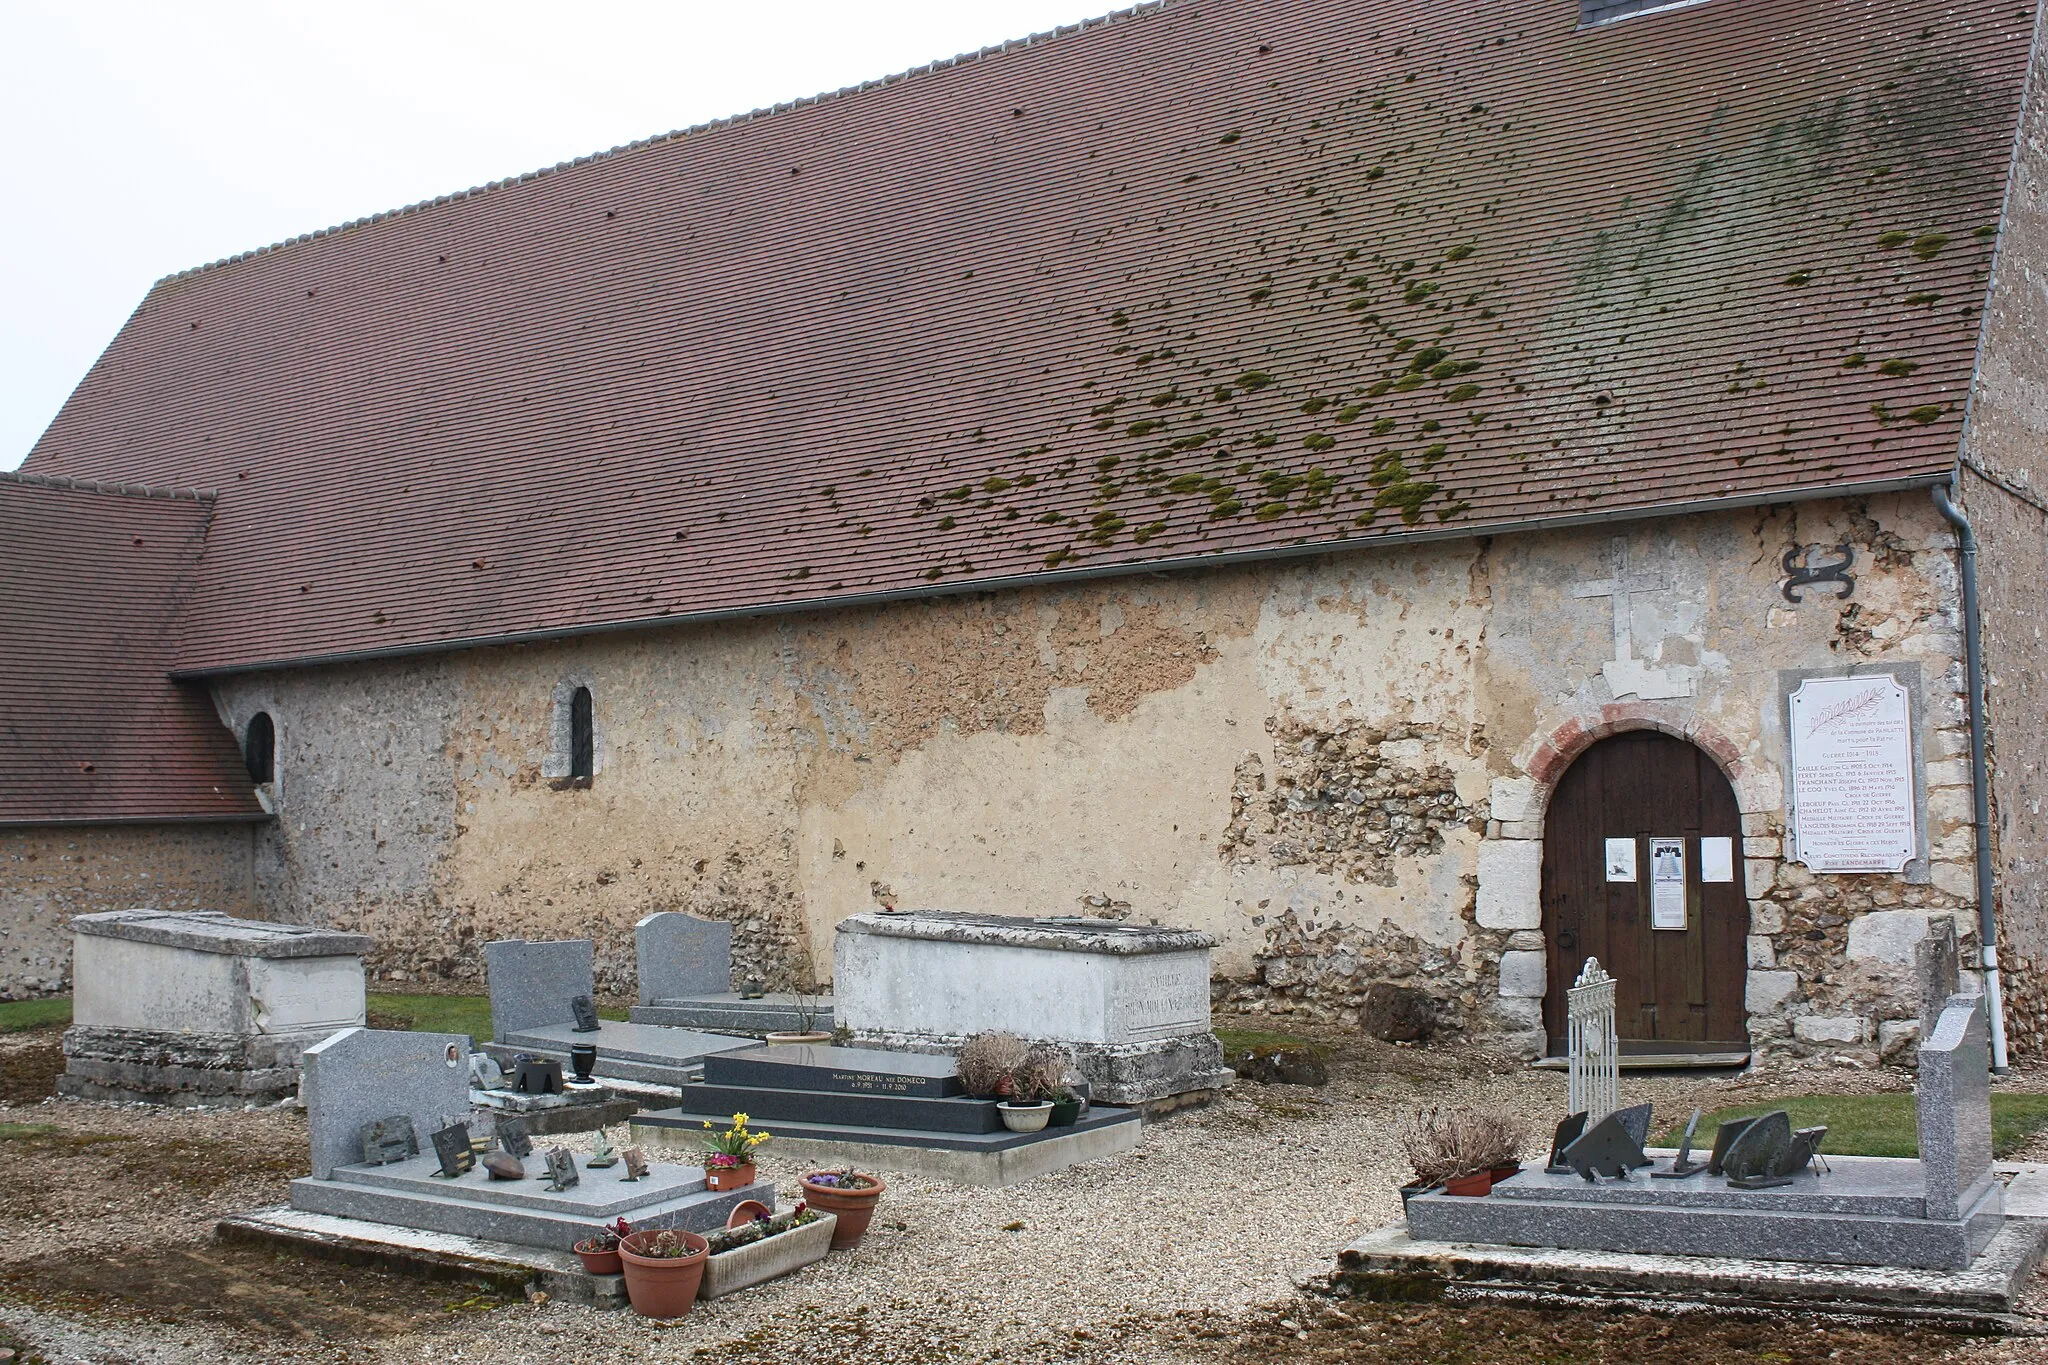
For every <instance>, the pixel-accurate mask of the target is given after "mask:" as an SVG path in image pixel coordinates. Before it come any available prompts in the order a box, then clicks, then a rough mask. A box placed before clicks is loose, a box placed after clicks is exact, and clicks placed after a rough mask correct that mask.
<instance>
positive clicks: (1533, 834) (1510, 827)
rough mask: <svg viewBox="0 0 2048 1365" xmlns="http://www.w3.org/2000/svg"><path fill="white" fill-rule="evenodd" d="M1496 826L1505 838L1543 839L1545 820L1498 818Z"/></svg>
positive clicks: (1500, 834)
mask: <svg viewBox="0 0 2048 1365" xmlns="http://www.w3.org/2000/svg"><path fill="white" fill-rule="evenodd" d="M1494 827H1495V830H1496V832H1497V833H1498V834H1499V836H1500V837H1501V838H1503V839H1541V838H1542V837H1543V822H1542V821H1541V820H1496V821H1495V822H1494Z"/></svg>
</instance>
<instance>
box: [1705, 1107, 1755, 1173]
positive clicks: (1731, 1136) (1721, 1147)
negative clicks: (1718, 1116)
mask: <svg viewBox="0 0 2048 1365" xmlns="http://www.w3.org/2000/svg"><path fill="white" fill-rule="evenodd" d="M1755 1122H1756V1120H1755V1119H1753V1118H1748V1119H1729V1120H1728V1121H1727V1122H1726V1123H1724V1124H1722V1125H1721V1126H1720V1127H1718V1128H1716V1129H1715V1130H1714V1150H1713V1153H1712V1154H1711V1155H1710V1156H1709V1157H1708V1158H1707V1174H1708V1175H1722V1174H1724V1173H1725V1172H1726V1171H1727V1167H1728V1149H1729V1148H1730V1147H1732V1146H1734V1145H1735V1139H1737V1138H1739V1137H1741V1136H1742V1130H1743V1129H1745V1128H1747V1127H1749V1125H1750V1124H1752V1123H1755Z"/></svg>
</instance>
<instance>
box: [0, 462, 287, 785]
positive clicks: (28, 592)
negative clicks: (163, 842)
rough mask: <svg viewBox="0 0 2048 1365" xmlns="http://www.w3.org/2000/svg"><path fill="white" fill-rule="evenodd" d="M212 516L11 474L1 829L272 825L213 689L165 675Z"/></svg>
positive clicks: (3, 492)
mask: <svg viewBox="0 0 2048 1365" xmlns="http://www.w3.org/2000/svg"><path fill="white" fill-rule="evenodd" d="M211 510H212V503H211V499H209V498H208V497H206V496H205V495H201V494H195V493H193V492H191V491H190V490H184V491H172V490H167V489H141V488H127V489H114V488H92V487H89V486H76V485H72V486H67V485H66V484H65V482H64V481H62V480H55V481H44V480H38V479H33V478H24V477H21V476H18V475H12V474H0V545H4V546H6V547H7V552H6V555H5V558H4V561H0V642H4V643H0V825H11V824H52V823H64V824H74V823H117V822H123V821H181V820H242V819H248V820H254V819H262V818H264V812H263V808H262V807H261V806H259V805H258V804H257V802H256V797H255V794H254V791H253V790H252V788H251V784H250V782H249V777H248V773H247V770H246V769H245V768H244V767H243V764H242V758H241V754H240V752H239V751H238V750H237V748H236V746H235V738H234V736H233V735H232V734H231V733H230V732H229V731H228V730H227V729H226V728H225V727H224V726H222V725H221V723H220V719H219V717H218V716H216V715H215V714H214V710H213V704H212V702H211V700H209V698H208V697H207V695H206V692H205V690H204V689H202V688H196V687H189V686H184V685H180V684H177V683H174V682H171V681H170V680H169V678H168V676H167V670H168V667H169V646H170V643H171V641H172V639H173V637H174V635H175V630H176V616H177V609H178V597H179V594H180V593H181V591H182V590H183V588H184V585H185V584H186V583H188V582H189V580H190V575H191V570H192V567H193V565H194V563H195V562H196V561H197V559H198V556H199V553H200V550H201V549H202V547H203V545H204V543H205V537H206V521H207V517H208V515H209V514H210V512H211Z"/></svg>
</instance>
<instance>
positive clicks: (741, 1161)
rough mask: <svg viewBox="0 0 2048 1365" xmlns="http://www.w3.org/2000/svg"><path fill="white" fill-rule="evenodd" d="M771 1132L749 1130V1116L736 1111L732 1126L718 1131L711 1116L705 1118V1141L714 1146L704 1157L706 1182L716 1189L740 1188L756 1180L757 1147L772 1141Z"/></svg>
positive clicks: (706, 1143)
mask: <svg viewBox="0 0 2048 1365" xmlns="http://www.w3.org/2000/svg"><path fill="white" fill-rule="evenodd" d="M769 1137H770V1134H768V1133H764V1132H758V1131H749V1130H748V1128H747V1116H746V1115H745V1114H734V1115H733V1116H732V1127H730V1128H728V1129H726V1130H725V1131H724V1132H722V1133H721V1132H718V1131H716V1130H715V1129H713V1128H712V1126H711V1120H710V1119H706V1120H704V1144H705V1146H706V1147H708V1148H709V1149H710V1151H709V1153H708V1154H707V1155H706V1156H705V1158H704V1186H705V1188H706V1189H712V1190H737V1189H740V1188H742V1187H743V1186H747V1185H751V1184H753V1183H754V1149H755V1148H756V1147H759V1146H760V1145H761V1144H762V1143H764V1142H766V1141H768V1139H769Z"/></svg>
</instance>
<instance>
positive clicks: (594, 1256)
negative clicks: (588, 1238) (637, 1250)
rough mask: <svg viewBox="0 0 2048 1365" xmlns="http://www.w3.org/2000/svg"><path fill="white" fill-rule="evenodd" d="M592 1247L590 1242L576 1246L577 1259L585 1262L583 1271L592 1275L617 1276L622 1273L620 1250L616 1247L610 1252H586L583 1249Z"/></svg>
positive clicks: (579, 1243)
mask: <svg viewBox="0 0 2048 1365" xmlns="http://www.w3.org/2000/svg"><path fill="white" fill-rule="evenodd" d="M590 1245H591V1243H589V1242H578V1243H577V1244H576V1259H577V1260H579V1261H581V1262H583V1269H584V1270H585V1271H587V1272H588V1273H590V1274H592V1275H617V1274H619V1273H620V1271H621V1269H622V1266H621V1263H620V1261H619V1249H618V1248H617V1247H616V1246H615V1247H613V1248H612V1249H611V1250H610V1251H585V1250H584V1249H583V1248H585V1247H587V1246H590Z"/></svg>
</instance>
